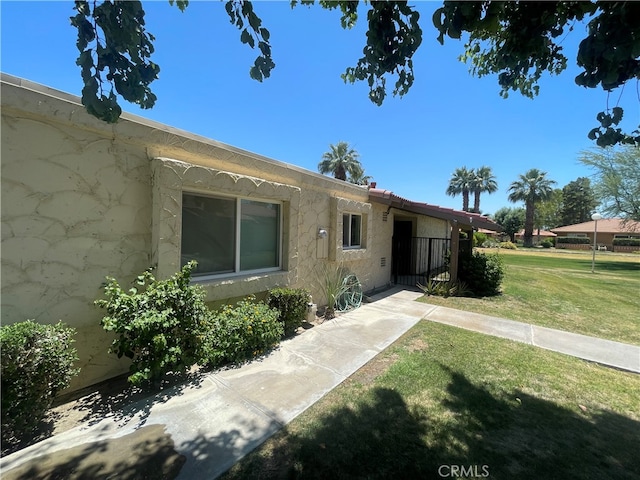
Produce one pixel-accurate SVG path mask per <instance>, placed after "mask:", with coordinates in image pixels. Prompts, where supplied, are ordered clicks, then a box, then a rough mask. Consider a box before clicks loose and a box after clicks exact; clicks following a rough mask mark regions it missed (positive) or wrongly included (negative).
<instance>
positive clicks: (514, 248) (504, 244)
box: [500, 242, 518, 250]
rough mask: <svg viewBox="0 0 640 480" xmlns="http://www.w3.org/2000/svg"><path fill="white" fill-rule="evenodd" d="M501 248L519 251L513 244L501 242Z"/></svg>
mask: <svg viewBox="0 0 640 480" xmlns="http://www.w3.org/2000/svg"><path fill="white" fill-rule="evenodd" d="M500 248H506V249H507V250H517V249H518V247H517V246H516V244H515V243H513V242H500Z"/></svg>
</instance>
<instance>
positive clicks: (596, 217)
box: [591, 212, 602, 273]
mask: <svg viewBox="0 0 640 480" xmlns="http://www.w3.org/2000/svg"><path fill="white" fill-rule="evenodd" d="M591 220H593V221H594V222H595V223H594V225H593V257H591V273H594V271H595V267H596V247H597V245H598V244H597V243H596V237H597V236H598V220H602V215H600V214H599V213H597V212H596V213H594V214H593V215H591Z"/></svg>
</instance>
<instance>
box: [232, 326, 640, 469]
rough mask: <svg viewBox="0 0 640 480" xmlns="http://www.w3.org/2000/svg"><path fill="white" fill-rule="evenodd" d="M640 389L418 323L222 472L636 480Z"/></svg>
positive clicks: (544, 355)
mask: <svg viewBox="0 0 640 480" xmlns="http://www.w3.org/2000/svg"><path fill="white" fill-rule="evenodd" d="M638 391H640V376H639V375H635V374H631V373H627V372H621V371H617V370H613V369H608V368H606V367H602V366H599V365H596V364H592V363H588V362H585V361H582V360H579V359H576V358H573V357H569V356H565V355H561V354H558V353H554V352H550V351H546V350H542V349H537V348H535V347H532V346H529V345H525V344H520V343H517V342H511V341H508V340H504V339H500V338H495V337H488V336H484V335H481V334H478V333H474V332H469V331H466V330H462V329H457V328H454V327H449V326H446V325H441V324H437V323H431V322H428V321H422V322H420V323H419V324H418V325H416V327H414V328H413V329H411V330H410V331H409V332H407V334H405V335H404V336H403V337H402V338H401V339H400V340H398V341H397V342H396V343H394V344H393V345H392V346H391V347H390V348H388V349H387V350H385V351H384V352H383V353H381V354H380V355H378V356H377V357H376V358H375V359H373V360H372V361H371V362H369V363H368V364H367V365H366V366H365V367H363V368H362V369H360V370H359V371H358V372H356V373H355V374H354V375H352V376H351V377H350V378H349V379H347V380H346V381H345V382H343V383H342V384H341V385H340V386H339V387H337V388H336V389H334V390H333V391H331V392H330V393H329V394H328V395H326V396H325V397H324V398H323V399H321V400H320V401H319V402H318V403H316V404H315V405H314V406H313V407H311V408H310V409H309V410H307V411H306V412H305V413H303V414H302V415H301V416H299V417H298V418H297V419H295V420H294V421H293V422H291V423H290V424H289V425H288V426H287V427H286V428H285V429H284V430H282V431H281V432H280V433H279V434H277V435H276V436H274V437H272V438H271V439H270V440H268V441H267V442H265V444H263V445H262V446H261V447H260V448H259V449H258V450H256V451H254V452H253V453H251V454H250V455H248V456H247V457H245V458H244V459H243V460H242V461H241V462H240V463H238V464H237V465H235V466H234V467H233V468H232V469H231V470H230V471H229V472H227V474H226V475H225V476H224V477H223V478H224V479H225V480H234V479H252V478H261V479H270V478H304V479H325V478H336V479H352V478H353V479H355V478H369V479H386V478H442V477H445V476H446V475H448V474H449V475H450V474H451V468H452V467H451V466H454V467H456V466H457V467H458V468H465V469H466V472H467V473H468V472H469V469H474V468H475V471H474V472H473V473H475V474H476V476H477V477H480V476H483V474H485V473H488V475H489V478H495V479H514V478H517V479H540V478H550V479H553V478H581V479H589V478H592V479H640V463H638V461H637V445H638V439H639V432H640V396H638ZM443 466H444V467H443ZM461 476H465V475H461ZM472 476H473V475H466V477H472ZM485 476H486V475H485ZM451 477H453V478H455V477H456V476H455V475H452V476H451ZM451 477H450V478H451Z"/></svg>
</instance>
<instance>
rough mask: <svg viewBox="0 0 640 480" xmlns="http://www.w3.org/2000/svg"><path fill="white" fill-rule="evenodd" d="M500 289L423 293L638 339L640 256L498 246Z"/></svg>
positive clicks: (470, 307) (455, 304)
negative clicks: (484, 293)
mask: <svg viewBox="0 0 640 480" xmlns="http://www.w3.org/2000/svg"><path fill="white" fill-rule="evenodd" d="M500 256H501V257H502V258H503V260H504V263H505V267H506V274H505V279H504V282H503V294H502V295H499V296H496V297H487V298H466V297H448V298H443V297H437V296H429V297H424V298H423V299H422V301H424V302H427V303H430V304H434V305H441V306H446V307H450V308H456V309H459V310H466V311H471V312H477V313H484V314H488V315H492V316H495V317H502V318H507V319H511V320H519V321H523V322H527V323H533V324H535V325H540V326H544V327H549V328H556V329H559V330H565V331H569V332H574V333H581V334H583V335H590V336H596V337H600V338H606V339H609V340H616V341H620V342H625V343H631V344H635V345H640V315H639V314H638V312H640V256H638V255H616V254H612V253H601V252H598V254H597V256H596V264H595V273H591V261H592V255H591V253H590V252H571V253H568V252H566V251H559V252H558V251H553V250H531V249H527V250H517V251H514V250H500Z"/></svg>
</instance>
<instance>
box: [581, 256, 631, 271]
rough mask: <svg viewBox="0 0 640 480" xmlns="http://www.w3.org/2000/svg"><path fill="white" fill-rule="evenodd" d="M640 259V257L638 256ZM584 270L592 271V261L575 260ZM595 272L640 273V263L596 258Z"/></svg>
mask: <svg viewBox="0 0 640 480" xmlns="http://www.w3.org/2000/svg"><path fill="white" fill-rule="evenodd" d="M638 258H639V259H640V255H639V256H638ZM575 262H576V263H577V264H579V265H580V266H581V267H582V268H584V269H588V270H589V271H591V260H582V259H580V260H575ZM595 270H596V272H597V271H600V272H640V262H616V261H612V260H603V259H601V258H598V257H597V256H596V261H595Z"/></svg>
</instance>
